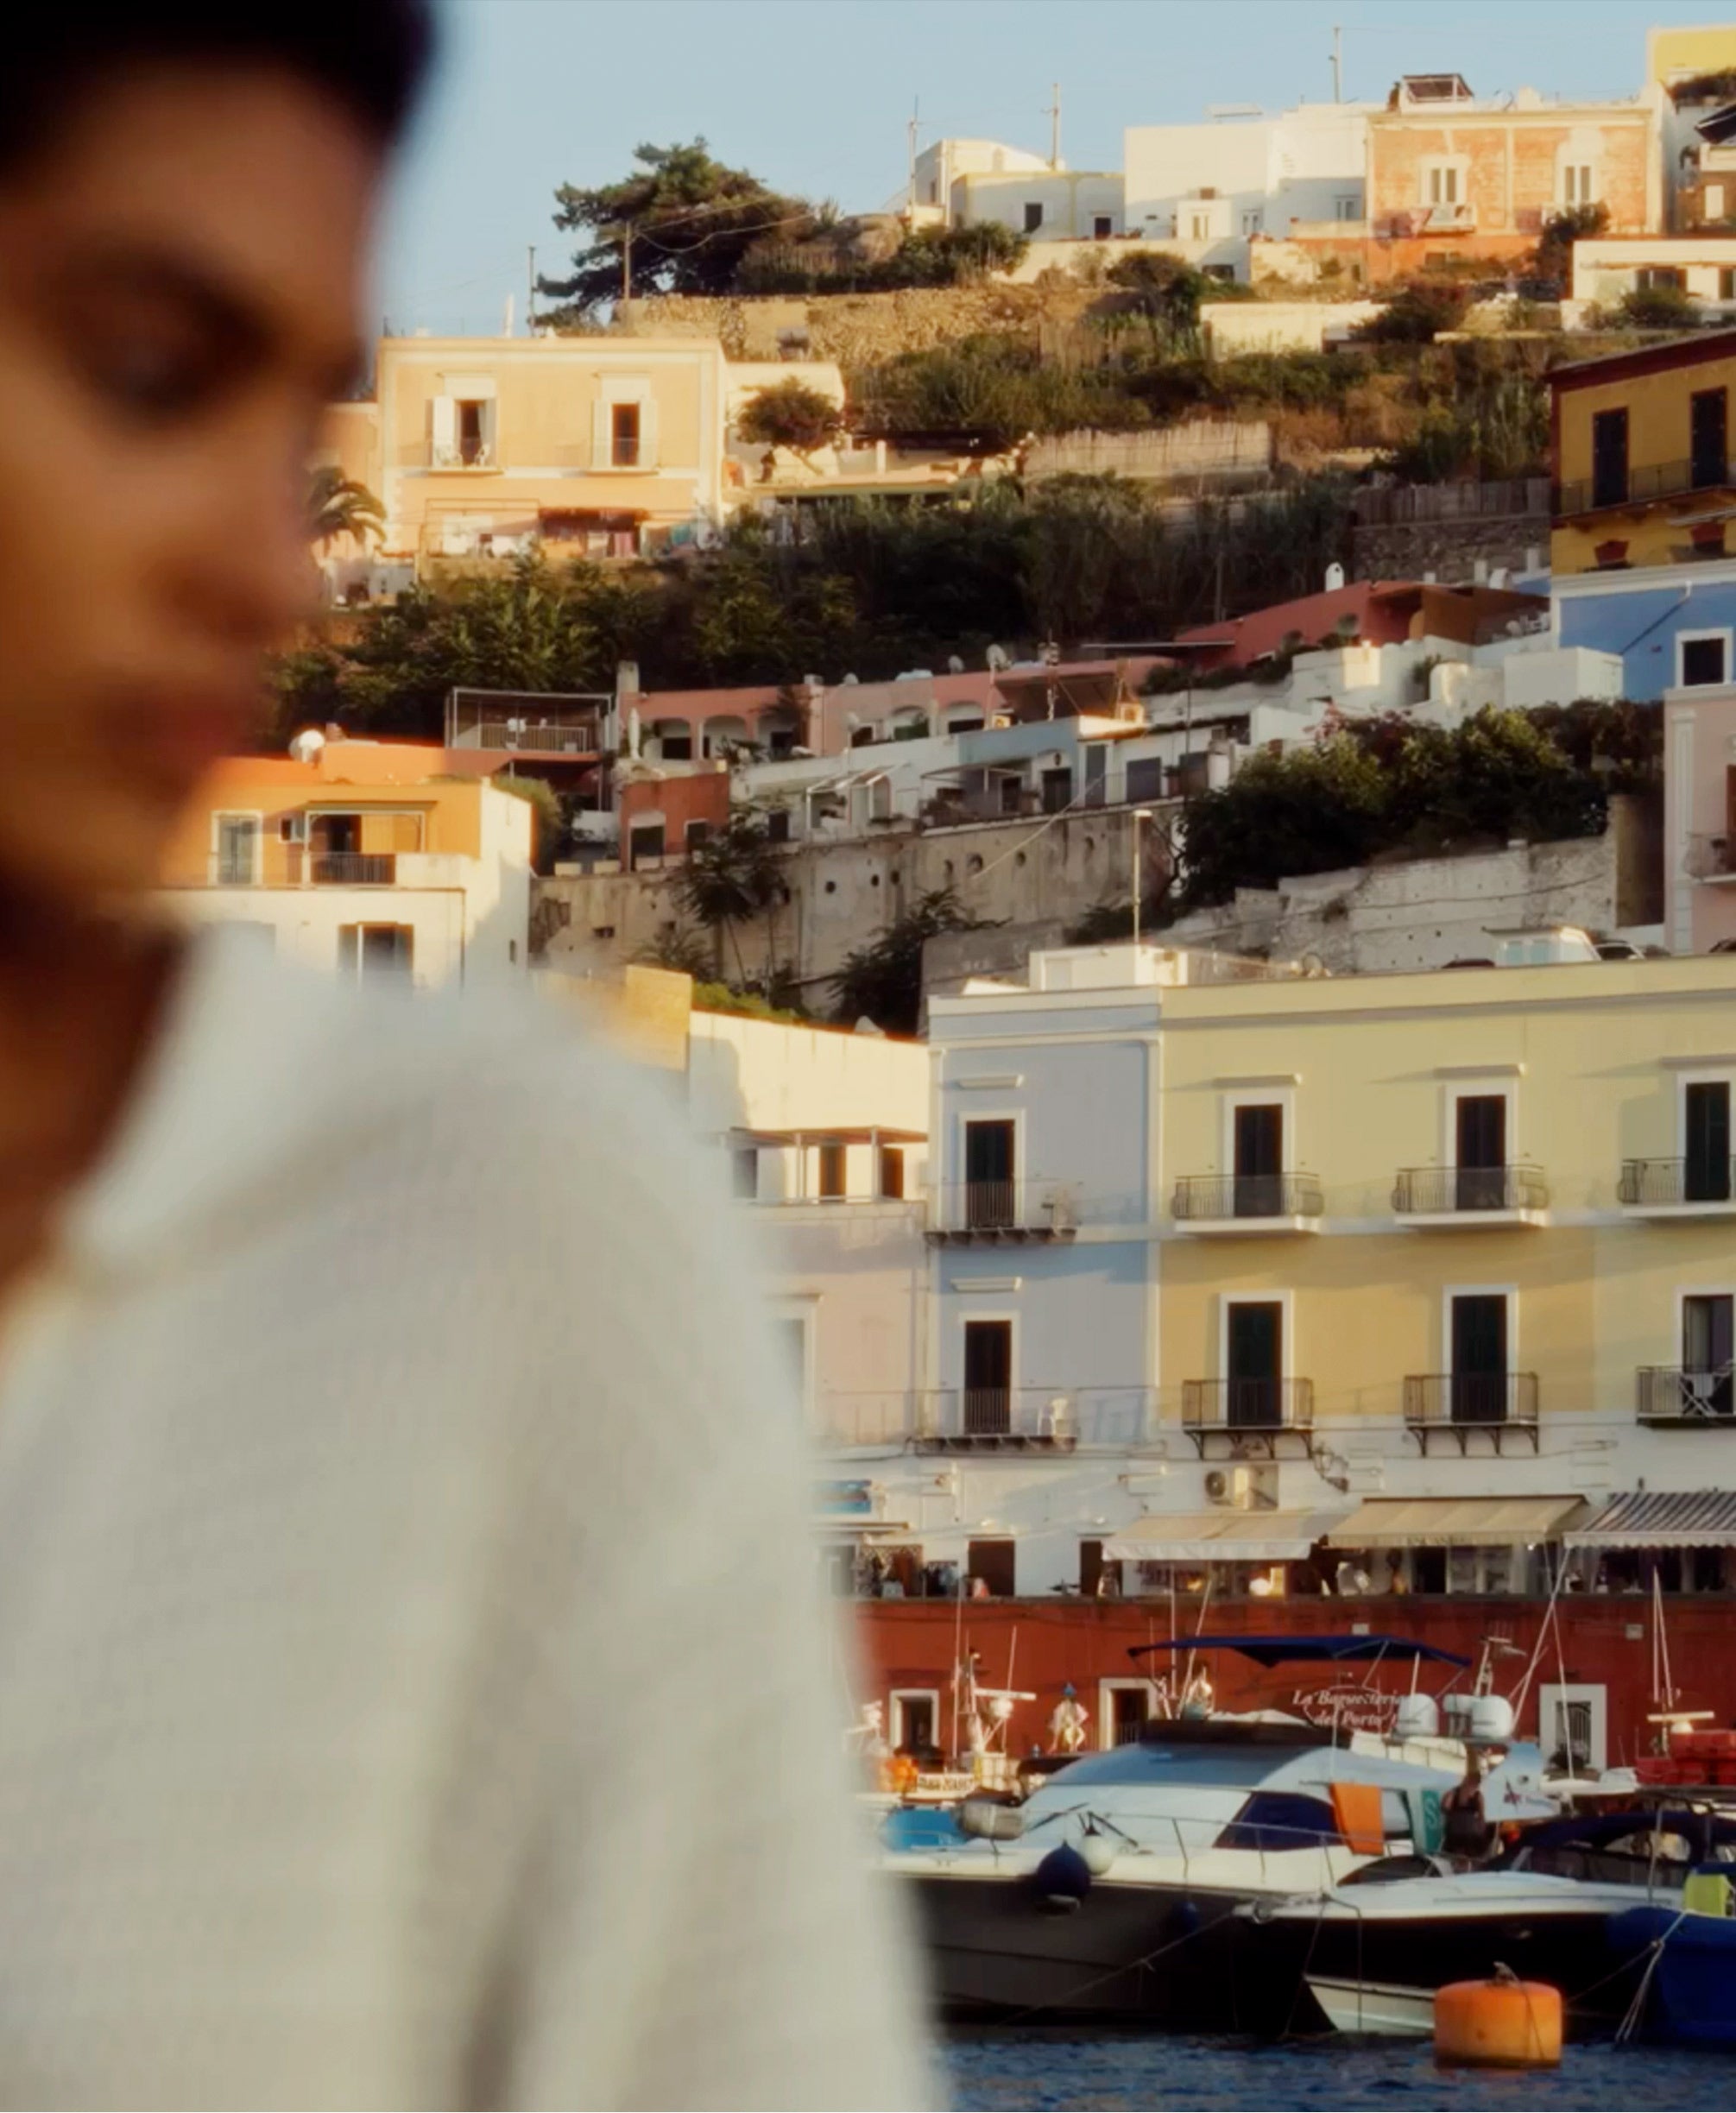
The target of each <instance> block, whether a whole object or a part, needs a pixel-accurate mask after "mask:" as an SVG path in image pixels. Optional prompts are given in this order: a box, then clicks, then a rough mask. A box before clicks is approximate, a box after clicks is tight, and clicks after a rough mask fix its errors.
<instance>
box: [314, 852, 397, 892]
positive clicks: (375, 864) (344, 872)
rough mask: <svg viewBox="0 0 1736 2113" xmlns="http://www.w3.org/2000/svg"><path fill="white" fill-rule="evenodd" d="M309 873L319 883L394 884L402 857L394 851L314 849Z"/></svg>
mask: <svg viewBox="0 0 1736 2113" xmlns="http://www.w3.org/2000/svg"><path fill="white" fill-rule="evenodd" d="M307 877H308V879H309V880H311V881H312V884H313V886H315V887H390V886H392V885H393V883H394V882H395V880H397V878H398V860H397V856H396V854H395V853H394V852H391V851H313V852H310V853H309V855H308V859H307Z"/></svg>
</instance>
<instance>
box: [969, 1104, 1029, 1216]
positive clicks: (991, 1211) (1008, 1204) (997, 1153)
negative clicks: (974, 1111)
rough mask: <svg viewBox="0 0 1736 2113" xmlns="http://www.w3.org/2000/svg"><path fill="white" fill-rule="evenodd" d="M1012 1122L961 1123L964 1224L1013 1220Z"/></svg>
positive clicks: (1014, 1176)
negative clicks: (962, 1137) (962, 1125)
mask: <svg viewBox="0 0 1736 2113" xmlns="http://www.w3.org/2000/svg"><path fill="white" fill-rule="evenodd" d="M1013 1150H1014V1132H1013V1124H1012V1123H1010V1122H1007V1121H1004V1120H997V1121H994V1122H968V1123H966V1124H965V1126H964V1216H965V1224H966V1225H967V1226H968V1227H995V1226H1010V1225H1011V1224H1012V1223H1013V1186H1014V1183H1015V1181H1016V1178H1017V1176H1016V1174H1015V1171H1014V1162H1013Z"/></svg>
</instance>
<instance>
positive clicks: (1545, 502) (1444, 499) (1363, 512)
mask: <svg viewBox="0 0 1736 2113" xmlns="http://www.w3.org/2000/svg"><path fill="white" fill-rule="evenodd" d="M1351 510H1352V513H1353V514H1354V517H1355V520H1356V523H1357V526H1358V527H1376V526H1379V525H1383V524H1386V523H1391V522H1396V521H1432V520H1489V519H1497V518H1506V517H1509V516H1512V515H1513V514H1548V512H1549V510H1550V481H1549V479H1548V478H1547V477H1488V478H1484V479H1483V480H1481V481H1480V482H1479V483H1470V482H1466V483H1454V484H1371V485H1367V486H1366V487H1364V489H1361V490H1360V491H1359V492H1357V493H1356V494H1355V495H1354V500H1353V501H1352V508H1351Z"/></svg>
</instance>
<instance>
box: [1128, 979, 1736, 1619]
mask: <svg viewBox="0 0 1736 2113" xmlns="http://www.w3.org/2000/svg"><path fill="white" fill-rule="evenodd" d="M1733 999H1736V959H1733V958H1731V957H1729V956H1705V957H1701V958H1698V959H1689V960H1676V961H1644V962H1597V963H1586V964H1583V965H1568V964H1563V965H1550V966H1539V967H1506V968H1464V969H1455V970H1450V971H1449V970H1441V971H1437V972H1436V973H1434V974H1432V975H1404V976H1360V977H1354V978H1345V979H1342V980H1330V981H1318V980H1293V981H1260V982H1243V983H1229V984H1210V983H1207V984H1203V985H1199V986H1187V987H1180V988H1177V989H1173V990H1170V991H1166V992H1165V993H1164V995H1163V1000H1162V1010H1161V1026H1160V1029H1159V1039H1160V1042H1161V1045H1162V1074H1163V1076H1162V1088H1161V1110H1162V1114H1161V1131H1160V1135H1161V1138H1162V1158H1163V1162H1164V1168H1165V1173H1164V1179H1163V1190H1164V1195H1165V1202H1166V1204H1167V1208H1168V1213H1169V1220H1170V1222H1169V1224H1168V1226H1167V1227H1165V1230H1164V1233H1163V1236H1162V1258H1161V1263H1160V1265H1159V1268H1158V1278H1159V1282H1160V1284H1161V1295H1160V1300H1159V1311H1160V1315H1161V1322H1160V1354H1159V1372H1160V1374H1161V1385H1160V1390H1159V1420H1160V1422H1161V1423H1162V1424H1164V1425H1165V1426H1167V1427H1169V1428H1171V1429H1177V1430H1178V1431H1179V1432H1181V1433H1184V1434H1187V1435H1190V1437H1192V1438H1193V1439H1194V1440H1195V1441H1196V1443H1197V1444H1198V1446H1199V1448H1200V1449H1201V1451H1202V1453H1203V1454H1206V1456H1207V1457H1210V1456H1211V1455H1212V1452H1213V1450H1214V1448H1215V1453H1216V1456H1217V1457H1218V1458H1220V1459H1222V1460H1233V1459H1235V1460H1239V1459H1246V1458H1253V1457H1255V1456H1258V1455H1261V1454H1272V1455H1274V1456H1278V1455H1282V1454H1285V1453H1286V1451H1288V1452H1289V1454H1291V1456H1292V1457H1296V1456H1298V1455H1300V1454H1310V1456H1311V1457H1312V1458H1313V1460H1314V1461H1315V1464H1316V1466H1317V1467H1319V1468H1320V1471H1321V1473H1323V1474H1325V1475H1326V1476H1327V1479H1328V1480H1329V1481H1330V1480H1336V1481H1337V1482H1338V1484H1339V1485H1341V1486H1344V1487H1350V1488H1355V1489H1360V1490H1361V1491H1365V1492H1367V1491H1372V1492H1374V1493H1375V1494H1376V1495H1377V1496H1378V1495H1379V1493H1380V1492H1383V1491H1384V1492H1388V1493H1389V1494H1390V1495H1391V1496H1393V1497H1404V1496H1417V1495H1428V1496H1432V1497H1436V1498H1453V1497H1463V1498H1467V1499H1471V1498H1474V1499H1477V1500H1480V1501H1482V1500H1487V1498H1489V1497H1490V1496H1491V1495H1492V1494H1494V1493H1497V1492H1511V1493H1513V1494H1515V1495H1530V1496H1533V1497H1537V1498H1546V1497H1549V1496H1550V1495H1551V1494H1559V1495H1560V1496H1561V1497H1562V1499H1563V1501H1564V1503H1565V1499H1566V1498H1569V1497H1578V1496H1581V1495H1582V1494H1584V1493H1586V1492H1588V1491H1590V1490H1594V1489H1600V1488H1602V1489H1608V1488H1615V1489H1622V1488H1627V1489H1632V1488H1633V1487H1636V1486H1645V1487H1652V1488H1666V1489H1694V1488H1700V1487H1704V1486H1708V1485H1713V1484H1716V1483H1718V1482H1720V1481H1724V1480H1727V1479H1728V1478H1729V1476H1730V1474H1731V1473H1732V1472H1733V1470H1736V1454H1733V1453H1731V1451H1730V1450H1729V1448H1730V1445H1731V1443H1732V1442H1733V1435H1736V1413H1733V1411H1736V1398H1733V1388H1736V1380H1733V1378H1732V1366H1733V1360H1736V1335H1733V1312H1736V1254H1733V1244H1732V1243H1733V1233H1736V1182H1733V1157H1732V1132H1731V1095H1732V1091H1733V1087H1736V1031H1733V1027H1732V1019H1733V1012H1732V1001H1733ZM1666 1434H1667V1435H1666ZM1306 1479H1307V1481H1308V1484H1309V1485H1310V1487H1311V1486H1313V1485H1314V1483H1315V1481H1316V1477H1315V1476H1313V1475H1310V1476H1309V1477H1308V1478H1306ZM1321 1487H1322V1488H1323V1490H1324V1487H1325V1485H1324V1484H1322V1485H1321ZM1327 1494H1329V1492H1327ZM1347 1537H1348V1542H1349V1543H1350V1544H1353V1545H1354V1544H1356V1543H1357V1536H1356V1534H1355V1533H1354V1530H1351V1529H1349V1528H1348V1527H1346V1528H1345V1529H1344V1530H1343V1531H1342V1533H1341V1536H1340V1539H1341V1543H1342V1542H1344V1541H1345V1539H1346V1538H1347ZM1533 1537H1534V1538H1538V1539H1541V1538H1542V1537H1543V1536H1542V1535H1541V1534H1540V1533H1539V1534H1537V1535H1535V1536H1533ZM1467 1542H1468V1545H1469V1546H1473V1547H1474V1545H1475V1536H1467ZM1363 1545H1367V1543H1366V1542H1365V1543H1363ZM1376 1545H1378V1542H1377V1543H1376ZM1497 1552H1498V1554H1499V1559H1500V1561H1502V1562H1503V1563H1505V1562H1506V1561H1507V1560H1508V1558H1509V1556H1510V1555H1512V1548H1511V1547H1504V1548H1499V1550H1498V1551H1497ZM1504 1588H1505V1587H1504Z"/></svg>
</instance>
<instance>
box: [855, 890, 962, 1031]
mask: <svg viewBox="0 0 1736 2113" xmlns="http://www.w3.org/2000/svg"><path fill="white" fill-rule="evenodd" d="M993 923H994V919H993V918H979V917H973V916H971V914H970V912H969V911H968V910H966V908H965V907H964V905H963V903H962V902H961V901H960V900H959V899H958V897H957V895H956V893H955V892H954V891H953V890H952V889H951V888H931V890H930V891H929V892H928V893H927V894H925V895H919V896H918V897H917V899H916V900H915V901H914V902H913V903H912V904H911V905H910V907H909V908H908V909H907V910H906V911H904V912H903V913H902V914H901V915H900V916H899V917H896V918H893V921H892V923H891V924H888V925H887V927H886V928H885V930H882V931H881V932H880V933H878V934H877V935H876V936H875V937H874V938H872V939H870V940H868V941H867V942H866V943H864V944H863V945H862V946H859V947H857V948H856V949H855V951H854V952H853V953H852V954H850V955H849V956H847V958H846V959H845V962H844V965H843V968H841V969H840V970H839V971H838V973H837V975H836V977H835V978H834V979H833V985H834V987H835V988H836V992H837V1017H838V1019H840V1020H841V1021H843V1023H845V1024H846V1025H852V1026H853V1025H855V1022H856V1021H857V1020H859V1019H871V1020H872V1021H873V1022H874V1025H875V1026H876V1027H882V1028H884V1029H885V1030H886V1031H887V1033H888V1034H906V1035H913V1034H914V1033H915V1032H916V1031H917V1028H918V1025H919V1022H920V1018H921V1013H922V949H923V945H924V943H925V941H927V940H930V939H932V938H934V937H936V936H937V934H938V933H941V932H950V931H977V930H981V929H982V926H984V925H985V924H993Z"/></svg>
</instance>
